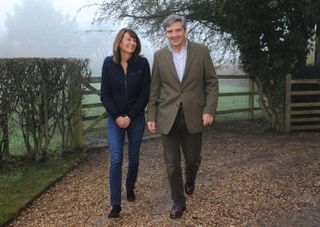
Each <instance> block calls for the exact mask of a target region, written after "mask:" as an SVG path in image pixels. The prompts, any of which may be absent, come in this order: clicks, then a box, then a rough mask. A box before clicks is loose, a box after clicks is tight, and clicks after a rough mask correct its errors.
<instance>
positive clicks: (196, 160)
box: [161, 107, 202, 207]
mask: <svg viewBox="0 0 320 227" xmlns="http://www.w3.org/2000/svg"><path fill="white" fill-rule="evenodd" d="M161 139H162V145H163V150H164V156H165V163H166V168H167V174H168V179H169V184H170V189H171V198H172V200H173V202H174V204H175V205H178V206H181V207H184V206H186V197H185V195H184V186H183V179H182V170H181V150H182V153H183V155H184V159H185V176H186V181H187V182H194V181H195V179H196V175H197V172H198V169H199V166H200V163H201V146H202V134H201V133H195V134H191V133H189V131H188V129H187V126H186V123H185V118H184V114H183V108H182V107H181V108H179V111H178V114H177V117H176V119H175V122H174V124H173V126H172V128H171V130H170V132H169V134H167V135H164V134H162V135H161Z"/></svg>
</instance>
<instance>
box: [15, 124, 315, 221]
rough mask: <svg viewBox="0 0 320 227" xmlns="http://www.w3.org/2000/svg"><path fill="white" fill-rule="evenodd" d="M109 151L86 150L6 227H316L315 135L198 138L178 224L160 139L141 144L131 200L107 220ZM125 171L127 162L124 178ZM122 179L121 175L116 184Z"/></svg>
mask: <svg viewBox="0 0 320 227" xmlns="http://www.w3.org/2000/svg"><path fill="white" fill-rule="evenodd" d="M108 158H109V156H108V150H107V148H101V149H99V150H98V151H92V152H91V153H90V155H89V156H88V158H87V160H86V161H85V162H82V163H81V164H80V165H79V166H78V167H77V168H76V169H74V170H73V171H71V172H69V173H68V174H67V175H66V176H65V177H64V178H63V179H62V180H61V181H59V182H58V183H57V184H55V185H53V186H52V187H51V188H50V189H49V190H48V191H47V192H46V193H44V194H43V195H41V196H40V197H39V198H38V199H37V200H35V201H34V203H32V204H31V205H30V206H29V207H27V208H26V209H25V210H24V211H23V212H22V213H21V214H20V215H19V216H18V217H17V218H16V219H15V220H14V221H13V222H12V223H10V224H9V225H10V226H24V227H25V226H186V227H191V226H229V227H233V226H281V227H285V226H308V227H309V226H319V225H320V133H319V132H299V133H291V134H282V133H270V132H267V131H264V130H263V126H262V125H261V123H259V122H258V121H250V122H249V121H240V122H238V121H234V122H224V123H217V124H216V125H215V127H213V128H212V129H211V130H209V131H207V132H206V133H204V139H203V153H202V165H201V168H200V170H199V174H198V178H197V182H196V190H195V192H194V194H193V195H192V196H190V197H188V199H187V210H186V212H185V213H184V215H183V217H182V218H181V219H178V220H172V219H170V217H169V211H170V209H171V206H172V202H171V199H170V191H169V187H168V183H167V179H166V172H165V168H164V167H165V166H164V158H163V155H162V148H161V141H160V139H159V138H156V139H149V140H146V141H144V142H143V144H142V147H141V159H140V172H139V178H138V182H137V185H136V201H135V202H133V203H130V202H127V201H126V200H125V188H124V187H123V188H122V192H123V195H124V196H123V203H122V211H121V213H120V215H121V216H120V218H119V219H115V220H110V219H108V218H107V214H108V212H109V210H110V204H109V185H108V170H109V163H108ZM126 171H127V156H125V159H124V166H123V173H124V175H125V173H126ZM124 181H125V176H123V185H124Z"/></svg>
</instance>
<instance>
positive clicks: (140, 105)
mask: <svg viewBox="0 0 320 227" xmlns="http://www.w3.org/2000/svg"><path fill="white" fill-rule="evenodd" d="M142 61H143V65H142V67H143V70H142V71H143V81H142V86H141V87H142V88H141V90H140V93H139V97H138V99H137V101H136V102H135V104H134V105H133V107H132V108H131V109H130V110H129V112H128V117H130V118H131V119H134V118H135V117H136V116H137V115H138V114H139V113H141V112H142V111H144V109H145V108H146V105H147V103H148V100H149V92H150V81H151V78H150V66H149V62H148V60H147V59H145V58H143V59H142Z"/></svg>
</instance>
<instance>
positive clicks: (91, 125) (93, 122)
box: [82, 75, 260, 135]
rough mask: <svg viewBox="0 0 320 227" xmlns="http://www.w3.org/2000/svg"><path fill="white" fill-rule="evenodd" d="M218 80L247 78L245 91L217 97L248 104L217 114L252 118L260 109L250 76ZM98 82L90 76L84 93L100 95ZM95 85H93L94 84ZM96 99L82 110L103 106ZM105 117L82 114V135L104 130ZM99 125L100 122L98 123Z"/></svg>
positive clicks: (224, 93)
mask: <svg viewBox="0 0 320 227" xmlns="http://www.w3.org/2000/svg"><path fill="white" fill-rule="evenodd" d="M218 77H219V80H220V79H223V80H234V79H236V80H243V81H245V80H247V81H248V83H247V86H248V88H247V91H242V92H222V93H219V97H232V96H244V97H246V96H247V98H248V106H242V107H241V108H233V107H232V106H230V108H228V109H226V110H219V108H218V110H217V114H218V115H221V114H229V113H238V112H247V113H248V117H249V118H250V119H253V118H254V111H256V110H260V107H257V106H255V101H254V99H255V98H254V97H255V96H256V95H258V93H257V92H256V91H255V86H254V82H253V79H252V77H250V76H248V75H219V76H218ZM100 83H101V77H91V79H90V81H89V82H86V83H84V86H85V87H86V90H85V91H84V95H96V96H98V97H100V90H99V89H97V87H99V88H100ZM94 85H95V86H94ZM97 100H98V101H96V102H93V103H86V104H82V109H83V112H84V113H85V112H86V111H88V110H90V109H93V108H98V107H101V108H102V107H103V106H102V104H101V103H100V101H99V99H97ZM106 117H107V112H106V111H103V113H100V114H96V115H91V116H86V115H83V117H82V120H83V125H84V128H83V132H84V135H85V134H87V133H88V132H91V131H93V130H94V131H97V130H104V129H105V127H104V126H99V123H100V122H101V121H102V120H104V119H105V118H106ZM100 125H101V124H100Z"/></svg>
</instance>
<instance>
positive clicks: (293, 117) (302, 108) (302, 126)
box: [286, 74, 320, 132]
mask: <svg viewBox="0 0 320 227" xmlns="http://www.w3.org/2000/svg"><path fill="white" fill-rule="evenodd" d="M310 129H320V79H319V78H318V79H293V78H292V76H291V75H290V74H288V75H287V78H286V131H287V132H290V131H297V130H310Z"/></svg>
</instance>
